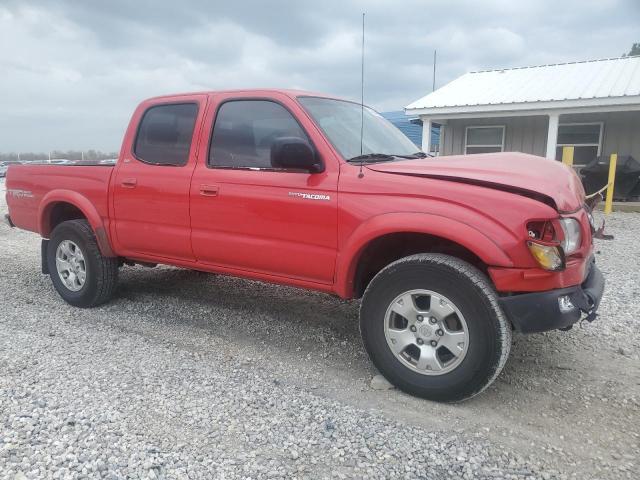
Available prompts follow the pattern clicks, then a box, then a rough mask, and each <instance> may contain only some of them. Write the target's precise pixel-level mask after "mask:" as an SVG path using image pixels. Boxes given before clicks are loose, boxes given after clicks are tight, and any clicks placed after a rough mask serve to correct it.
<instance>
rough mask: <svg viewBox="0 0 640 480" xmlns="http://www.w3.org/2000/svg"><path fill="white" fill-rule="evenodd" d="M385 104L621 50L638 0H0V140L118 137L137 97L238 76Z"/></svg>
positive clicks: (54, 143) (99, 143) (631, 34)
mask: <svg viewBox="0 0 640 480" xmlns="http://www.w3.org/2000/svg"><path fill="white" fill-rule="evenodd" d="M363 11H365V12H366V14H367V22H366V23H367V36H366V73H365V85H366V87H365V88H366V90H365V102H366V103H368V104H369V105H372V106H373V107H375V108H376V109H378V110H381V111H385V110H398V109H401V108H402V107H404V106H405V105H407V104H408V103H410V102H411V101H413V100H415V99H417V98H419V97H421V96H423V95H425V94H426V93H428V92H429V91H430V89H431V81H432V67H433V66H432V56H433V49H434V48H436V49H437V50H438V74H437V79H436V82H437V86H441V85H443V84H444V83H446V82H448V81H451V80H453V79H454V78H455V77H457V76H458V75H461V74H463V73H465V72H467V71H472V70H478V69H487V68H497V67H513V66H525V65H536V64H545V63H555V62H564V61H575V60H585V59H594V58H605V57H615V56H620V55H621V54H622V53H624V52H627V51H628V50H629V49H630V47H631V44H632V43H633V42H634V41H635V42H640V0H530V1H527V0H482V1H480V0H478V1H472V0H466V1H456V0H431V1H427V0H425V1H418V0H403V1H400V0H396V1H393V0H368V1H353V2H350V1H348V0H324V1H322V2H302V1H286V0H275V1H270V2H267V1H242V0H239V1H229V0H226V1H205V0H202V1H191V2H186V1H185V2H178V1H175V0H171V1H159V0H158V1H150V0H136V1H130V0H129V1H123V0H122V1H121V0H111V1H64V0H60V1H57V2H47V1H32V2H25V1H14V0H0V151H2V152H9V151H47V150H49V149H65V150H66V149H89V148H95V149H102V150H117V149H118V148H119V145H120V141H121V138H122V135H123V133H124V129H125V127H126V124H127V122H128V119H129V115H130V114H131V112H132V110H133V108H134V107H135V105H136V104H137V103H138V102H140V101H141V100H143V99H144V98H146V97H150V96H154V95H158V94H163V93H175V92H183V91H194V90H215V89H223V88H245V87H286V88H301V89H305V90H314V91H321V92H327V93H332V94H336V95H340V96H344V97H348V98H353V99H358V98H359V92H360V28H361V27H360V22H361V13H362V12H363Z"/></svg>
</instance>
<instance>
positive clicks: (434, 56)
mask: <svg viewBox="0 0 640 480" xmlns="http://www.w3.org/2000/svg"><path fill="white" fill-rule="evenodd" d="M437 52H438V51H437V50H434V51H433V85H432V86H431V91H432V92H435V90H436V53H437Z"/></svg>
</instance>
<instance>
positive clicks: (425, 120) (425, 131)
mask: <svg viewBox="0 0 640 480" xmlns="http://www.w3.org/2000/svg"><path fill="white" fill-rule="evenodd" d="M421 118H422V151H423V152H424V153H429V152H430V151H431V118H429V117H421Z"/></svg>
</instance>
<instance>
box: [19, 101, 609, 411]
mask: <svg viewBox="0 0 640 480" xmlns="http://www.w3.org/2000/svg"><path fill="white" fill-rule="evenodd" d="M361 122H362V123H361ZM7 201H8V206H9V217H8V221H9V223H10V224H12V225H15V226H17V227H20V228H23V229H26V230H31V231H33V232H37V233H39V234H40V235H41V236H42V237H43V241H42V270H43V272H44V273H47V274H49V275H50V277H51V280H52V282H53V285H54V287H55V288H56V290H57V291H58V293H59V294H60V296H61V297H62V298H63V299H64V300H66V301H67V302H68V303H70V304H72V305H75V306H78V307H94V306H96V305H99V304H101V303H104V302H106V301H108V300H109V298H111V296H112V295H113V293H114V291H115V288H116V283H117V279H118V269H119V267H120V266H122V265H123V264H133V263H140V264H143V265H150V264H151V265H153V264H158V263H161V264H168V265H175V266H179V267H185V268H189V269H195V270H201V271H206V272H217V273H223V274H228V275H234V276H239V277H245V278H252V279H258V280H263V281H268V282H275V283H281V284H287V285H293V286H297V287H301V288H306V289H310V290H317V291H321V292H327V293H330V294H333V295H337V296H339V297H341V298H344V299H351V298H361V299H362V302H361V309H360V329H361V333H362V337H363V340H364V345H365V347H366V350H367V352H368V353H369V355H370V357H371V359H372V361H373V363H374V364H375V365H376V367H378V369H379V370H380V371H381V372H382V374H383V375H384V376H385V377H386V378H387V379H389V380H390V381H391V382H392V383H393V384H395V385H396V386H398V387H399V388H401V389H403V390H405V391H407V392H410V393H412V394H415V395H418V396H421V397H424V398H428V399H433V400H438V401H460V400H463V399H466V398H469V397H471V396H473V395H475V394H477V393H479V392H481V391H482V390H483V389H485V388H486V387H487V386H488V385H489V384H490V383H491V382H492V381H493V380H494V379H495V378H496V376H497V375H498V373H499V372H500V370H501V369H502V367H503V366H504V364H505V362H506V360H507V356H508V354H509V349H510V346H511V332H512V330H516V331H520V332H525V333H532V332H542V331H546V330H553V329H568V328H570V327H571V326H572V325H573V324H574V323H575V322H577V321H578V320H580V319H581V318H582V317H583V316H586V317H587V318H588V319H589V320H592V319H593V318H594V317H595V315H596V310H597V308H598V305H599V303H600V299H601V297H602V292H603V288H604V279H603V276H602V274H601V273H600V271H599V270H598V268H597V267H596V265H595V262H594V256H593V245H592V232H593V225H592V221H590V219H591V218H592V217H591V214H590V211H589V208H588V207H587V206H586V205H585V198H584V191H583V188H582V185H581V183H580V180H579V179H578V177H577V176H576V174H575V173H574V172H573V171H572V170H571V169H570V168H568V167H566V166H564V165H562V164H561V163H559V162H555V161H551V160H546V159H544V158H539V157H535V156H531V155H526V154H520V153H489V154H478V155H471V156H451V157H446V158H430V157H427V156H426V155H425V154H424V153H422V152H418V151H416V147H415V146H414V144H413V143H411V142H410V141H409V140H408V139H407V138H406V137H405V136H404V135H403V134H402V133H401V132H400V131H398V130H397V129H396V128H395V127H393V126H392V125H391V124H390V123H388V122H387V121H386V120H384V119H383V118H382V117H381V116H380V115H379V114H377V113H376V112H375V111H373V110H372V109H369V108H367V107H363V106H361V105H359V104H356V103H353V102H349V101H345V100H340V99H337V98H332V97H328V96H324V95H318V94H311V93H302V92H297V91H285V90H276V91H269V90H252V91H227V92H212V93H197V94H185V95H172V96H165V97H158V98H152V99H150V100H147V101H144V102H142V104H141V105H140V106H139V107H138V108H137V109H136V110H135V112H134V114H133V117H132V119H131V122H130V124H129V127H128V129H127V131H126V134H125V138H124V144H123V146H122V149H121V153H120V157H119V159H118V161H117V163H116V165H115V166H112V165H105V164H100V163H99V162H97V163H96V164H95V165H93V166H91V165H64V166H63V165H17V166H11V167H10V169H9V173H8V179H7ZM247 288H251V287H250V286H249V285H248V286H247ZM247 294H248V295H250V294H251V293H250V292H247ZM248 321H250V319H248Z"/></svg>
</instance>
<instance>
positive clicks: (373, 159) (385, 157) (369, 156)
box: [347, 152, 428, 163]
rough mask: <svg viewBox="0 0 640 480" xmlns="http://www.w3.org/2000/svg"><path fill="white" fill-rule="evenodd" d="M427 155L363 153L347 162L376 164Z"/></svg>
mask: <svg viewBox="0 0 640 480" xmlns="http://www.w3.org/2000/svg"><path fill="white" fill-rule="evenodd" d="M426 157H428V155H427V154H426V153H424V152H416V153H412V154H411V155H389V154H386V153H365V154H364V155H358V156H356V157H351V158H350V159H349V160H347V162H350V163H351V162H353V163H360V162H363V163H377V162H389V161H392V160H395V159H396V158H408V159H412V158H414V159H415V158H426Z"/></svg>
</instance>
